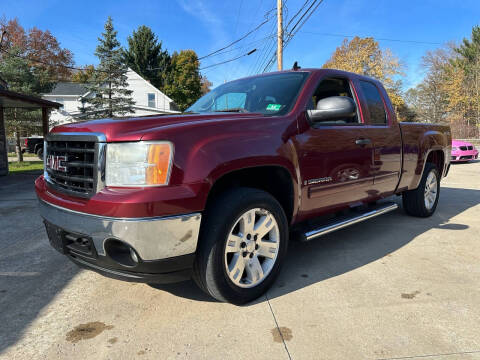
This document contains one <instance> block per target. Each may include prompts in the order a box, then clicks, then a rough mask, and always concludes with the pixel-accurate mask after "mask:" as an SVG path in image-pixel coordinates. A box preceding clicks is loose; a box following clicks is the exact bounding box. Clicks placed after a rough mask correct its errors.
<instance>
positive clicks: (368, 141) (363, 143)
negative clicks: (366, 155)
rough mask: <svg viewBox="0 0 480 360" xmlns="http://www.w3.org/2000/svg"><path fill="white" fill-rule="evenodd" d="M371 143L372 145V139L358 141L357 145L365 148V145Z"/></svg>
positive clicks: (356, 141)
mask: <svg viewBox="0 0 480 360" xmlns="http://www.w3.org/2000/svg"><path fill="white" fill-rule="evenodd" d="M371 143H372V140H370V139H357V140H355V144H357V145H360V146H365V145H368V144H371Z"/></svg>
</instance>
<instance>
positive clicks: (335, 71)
mask: <svg viewBox="0 0 480 360" xmlns="http://www.w3.org/2000/svg"><path fill="white" fill-rule="evenodd" d="M291 72H309V73H323V74H325V75H327V76H328V75H331V76H339V75H340V76H342V75H343V76H347V77H355V78H357V79H363V80H368V81H373V82H378V83H380V81H379V80H377V79H375V78H372V77H369V76H366V75H361V74H356V73H353V72H349V71H344V70H338V69H321V68H300V69H297V70H294V69H288V70H282V71H272V72H268V73H263V74H257V75H252V76H247V77H244V78H242V79H249V78H253V77H258V76H268V75H273V74H282V73H291ZM236 80H237V79H236ZM238 80H239V79H238Z"/></svg>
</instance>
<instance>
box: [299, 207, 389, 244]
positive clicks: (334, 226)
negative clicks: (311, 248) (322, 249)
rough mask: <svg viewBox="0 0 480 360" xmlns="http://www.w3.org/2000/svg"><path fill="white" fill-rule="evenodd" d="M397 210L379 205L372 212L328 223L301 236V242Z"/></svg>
mask: <svg viewBox="0 0 480 360" xmlns="http://www.w3.org/2000/svg"><path fill="white" fill-rule="evenodd" d="M397 208H398V205H397V204H396V203H386V204H382V205H380V206H379V207H377V208H376V209H374V210H370V211H367V212H364V213H362V214H360V215H357V214H355V215H354V216H350V217H347V218H342V219H341V220H337V221H335V222H330V223H328V224H325V225H323V226H321V227H319V228H317V229H314V230H311V231H307V232H306V233H305V234H303V236H302V241H310V240H313V239H316V238H317V237H320V236H322V235H326V234H328V233H331V232H333V231H336V230H340V229H343V228H346V227H347V226H350V225H353V224H357V223H359V222H362V221H365V220H368V219H371V218H374V217H376V216H379V215H382V214H386V213H388V212H390V211H393V210H396V209H397Z"/></svg>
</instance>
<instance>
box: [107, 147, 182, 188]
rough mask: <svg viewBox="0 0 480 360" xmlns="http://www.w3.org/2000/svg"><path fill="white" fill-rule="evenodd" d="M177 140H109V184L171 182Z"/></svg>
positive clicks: (148, 184) (165, 183)
mask: <svg viewBox="0 0 480 360" xmlns="http://www.w3.org/2000/svg"><path fill="white" fill-rule="evenodd" d="M172 157H173V144H172V143H170V142H167V141H139V142H135V143H118V144H115V143H111V144H107V159H106V165H105V183H106V185H107V186H159V185H168V181H169V178H170V169H171V167H172Z"/></svg>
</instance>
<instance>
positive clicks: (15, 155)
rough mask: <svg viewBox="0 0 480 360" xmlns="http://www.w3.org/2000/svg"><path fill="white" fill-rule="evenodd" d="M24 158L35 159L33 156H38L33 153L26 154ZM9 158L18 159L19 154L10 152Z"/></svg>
mask: <svg viewBox="0 0 480 360" xmlns="http://www.w3.org/2000/svg"><path fill="white" fill-rule="evenodd" d="M23 156H28V157H33V156H37V155H36V154H32V153H24V154H23ZM8 157H17V153H14V152H9V153H8Z"/></svg>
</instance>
